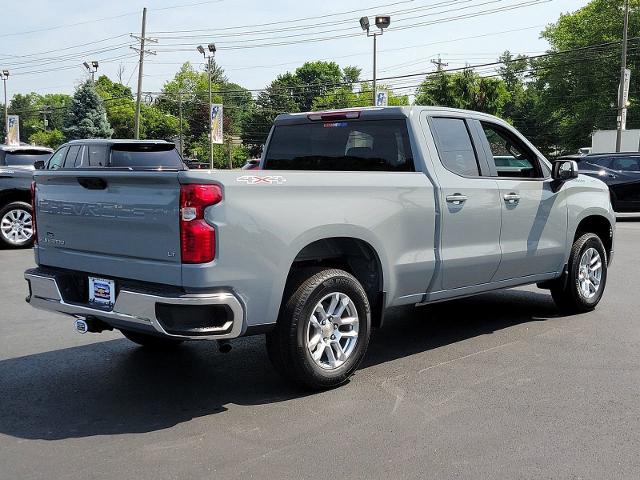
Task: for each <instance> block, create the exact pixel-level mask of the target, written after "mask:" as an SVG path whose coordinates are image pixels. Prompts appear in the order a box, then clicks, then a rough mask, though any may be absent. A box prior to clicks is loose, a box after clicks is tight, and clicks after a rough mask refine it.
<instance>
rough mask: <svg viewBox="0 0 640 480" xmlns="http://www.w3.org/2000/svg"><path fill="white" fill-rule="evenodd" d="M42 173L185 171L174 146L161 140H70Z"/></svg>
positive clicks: (56, 152) (59, 149) (57, 152)
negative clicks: (72, 171) (46, 171)
mask: <svg viewBox="0 0 640 480" xmlns="http://www.w3.org/2000/svg"><path fill="white" fill-rule="evenodd" d="M44 168H45V169H46V170H59V169H64V170H68V169H93V168H120V169H128V170H159V169H171V170H183V169H186V166H185V164H184V163H183V162H182V158H181V157H180V154H179V153H178V150H176V146H175V144H174V143H171V142H166V141H164V140H113V139H88V140H72V141H70V142H68V143H65V144H64V145H62V146H60V148H58V150H56V151H55V153H54V154H53V155H51V158H50V159H49V161H48V162H47V163H46V165H45V166H44Z"/></svg>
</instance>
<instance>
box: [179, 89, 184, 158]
mask: <svg viewBox="0 0 640 480" xmlns="http://www.w3.org/2000/svg"><path fill="white" fill-rule="evenodd" d="M178 115H180V156H181V157H183V156H184V150H183V148H182V142H183V139H182V92H179V93H178Z"/></svg>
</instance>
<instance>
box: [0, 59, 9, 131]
mask: <svg viewBox="0 0 640 480" xmlns="http://www.w3.org/2000/svg"><path fill="white" fill-rule="evenodd" d="M0 78H2V83H4V141H5V143H7V142H8V141H9V105H8V104H7V80H8V79H9V70H2V73H1V74H0Z"/></svg>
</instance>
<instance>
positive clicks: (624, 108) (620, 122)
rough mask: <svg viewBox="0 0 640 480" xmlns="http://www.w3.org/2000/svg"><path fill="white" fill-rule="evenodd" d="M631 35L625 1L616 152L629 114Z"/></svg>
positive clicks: (618, 149) (620, 146)
mask: <svg viewBox="0 0 640 480" xmlns="http://www.w3.org/2000/svg"><path fill="white" fill-rule="evenodd" d="M628 35H629V0H624V27H623V31H622V60H621V68H620V91H619V92H618V131H617V134H616V152H620V149H621V148H622V130H623V128H624V126H625V125H624V123H625V122H624V120H625V118H624V117H625V116H626V113H627V106H626V105H625V104H626V98H625V97H626V95H625V91H624V90H625V88H624V87H625V77H626V70H627V38H628Z"/></svg>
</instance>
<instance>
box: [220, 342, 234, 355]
mask: <svg viewBox="0 0 640 480" xmlns="http://www.w3.org/2000/svg"><path fill="white" fill-rule="evenodd" d="M231 348H232V347H231V343H230V342H229V340H218V350H219V351H220V353H229V352H230V351H231Z"/></svg>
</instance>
